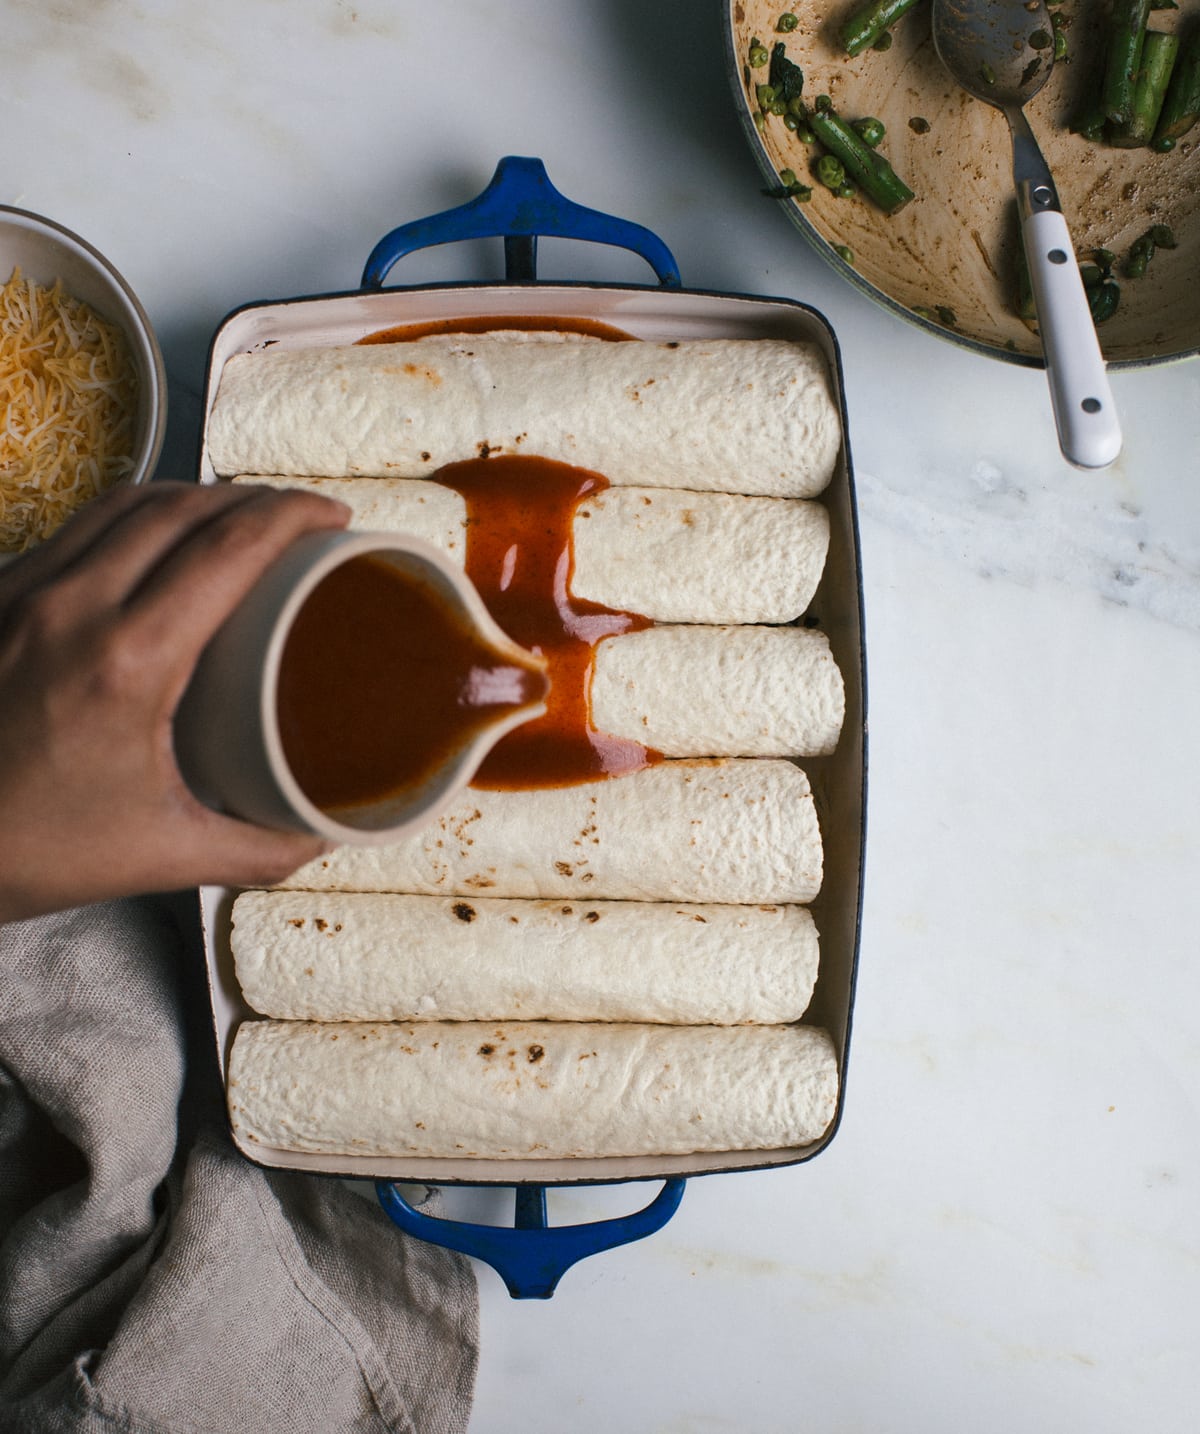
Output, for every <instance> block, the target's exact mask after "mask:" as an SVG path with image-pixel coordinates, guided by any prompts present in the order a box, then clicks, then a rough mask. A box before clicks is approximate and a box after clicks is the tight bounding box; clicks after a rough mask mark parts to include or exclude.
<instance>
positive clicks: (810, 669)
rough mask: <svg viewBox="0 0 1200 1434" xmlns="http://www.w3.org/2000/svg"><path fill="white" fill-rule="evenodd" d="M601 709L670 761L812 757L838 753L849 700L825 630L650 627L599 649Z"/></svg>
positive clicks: (595, 711)
mask: <svg viewBox="0 0 1200 1434" xmlns="http://www.w3.org/2000/svg"><path fill="white" fill-rule="evenodd" d="M591 711H592V721H593V723H594V724H595V726H596V728H597V729H598V730H599V731H601V732H610V733H612V734H613V736H616V737H630V738H633V739H634V740H635V741H638V742H641V743H643V745H645V746H647V747H652V748H653V749H654V750H655V751H657V752H661V753H662V754H663V755H664V756H665V757H786V756H797V757H812V756H821V755H825V754H828V753H830V752H832V751H833V750H834V748H835V747H836V746H837V741H838V735H839V733H840V732H841V730H842V719H843V717H844V716H845V711H846V694H845V689H844V686H843V683H842V675H841V673H840V672H839V671H838V667H837V664H836V663H835V662H834V660H833V655H832V653H831V652H830V648H829V639H828V638H827V637H826V636H825V634H824V633H823V632H818V631H816V630H809V629H805V628H798V627H679V626H672V627H650V628H646V629H645V630H644V631H642V632H631V633H624V634H622V635H621V636H619V637H610V638H607V639H606V640H605V641H604V642H602V643H601V644H600V646H599V647H598V648H597V650H596V659H595V671H594V674H593V677H592V689H591Z"/></svg>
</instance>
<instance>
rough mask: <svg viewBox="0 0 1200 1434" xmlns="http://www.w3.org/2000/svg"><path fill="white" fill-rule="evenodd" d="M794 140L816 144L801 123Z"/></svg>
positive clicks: (809, 129)
mask: <svg viewBox="0 0 1200 1434" xmlns="http://www.w3.org/2000/svg"><path fill="white" fill-rule="evenodd" d="M796 138H797V139H798V140H799V141H800V143H801V144H816V142H817V137H816V135H815V134H813V132H812V129H811V127H810V126H809V125H807V124H803V123H801V125H800V128H799V129H798V130H797V131H796ZM1171 143H1172V144H1174V140H1172V141H1171Z"/></svg>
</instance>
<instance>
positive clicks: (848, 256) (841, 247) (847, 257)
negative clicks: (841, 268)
mask: <svg viewBox="0 0 1200 1434" xmlns="http://www.w3.org/2000/svg"><path fill="white" fill-rule="evenodd" d="M833 252H834V253H835V254H836V255H837V256H838V258H839V259H840V260H841V261H842V263H843V264H850V265H853V264H854V250H853V249H851V248H850V247H849V246H848V245H846V244H835V245H834V246H833Z"/></svg>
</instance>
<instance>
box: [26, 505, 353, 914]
mask: <svg viewBox="0 0 1200 1434" xmlns="http://www.w3.org/2000/svg"><path fill="white" fill-rule="evenodd" d="M348 517H349V511H348V509H346V508H345V507H343V505H342V504H340V503H334V502H331V501H329V500H328V499H325V498H321V497H317V496H315V495H313V494H309V493H299V492H287V491H278V490H272V489H269V488H266V487H260V488H256V487H252V486H244V487H243V486H237V487H234V486H233V485H226V484H219V485H212V486H203V487H202V486H198V485H195V484H188V483H164V482H154V483H150V484H147V485H145V486H142V487H136V488H134V487H124V488H118V489H114V490H112V491H110V492H109V493H107V494H105V495H104V496H103V497H102V498H99V499H96V500H95V501H94V502H92V503H90V504H88V506H87V507H86V508H84V509H83V510H81V512H80V513H79V514H77V515H76V516H75V517H74V518H73V519H72V520H71V521H70V522H69V523H67V524H66V525H65V526H64V527H63V528H62V529H60V530H59V532H58V533H56V534H55V535H54V536H53V537H52V538H50V539H49V540H48V541H47V542H45V543H43V544H42V545H41V546H40V547H38V548H35V549H33V550H31V551H30V552H29V553H27V554H25V555H24V556H22V557H21V558H19V559H17V560H16V561H14V562H12V563H9V564H8V565H7V566H5V567H3V568H0V922H2V921H12V920H17V919H20V918H24V917H28V916H35V915H39V914H42V913H44V912H48V911H54V910H60V909H63V908H66V907H70V906H81V905H84V904H86V903H88V902H92V901H99V900H104V899H108V898H112V897H118V896H129V895H134V894H137V893H145V892H152V891H171V890H178V889H181V888H183V887H187V886H196V885H203V884H207V883H214V884H218V885H229V886H241V885H268V884H270V883H272V882H275V881H279V880H281V879H282V878H283V877H284V876H286V875H287V874H288V873H289V872H290V871H293V870H294V869H295V868H296V867H298V866H300V865H302V864H303V863H304V862H306V861H308V860H310V859H311V858H313V857H314V856H316V855H318V854H319V852H320V851H321V850H322V849H323V845H324V843H323V842H322V840H321V839H320V838H319V837H314V836H308V835H303V834H299V835H298V834H296V833H288V832H277V831H271V830H268V829H266V828H262V827H256V826H252V825H250V824H249V823H246V822H243V821H239V820H237V819H236V818H234V817H230V816H226V815H223V814H220V813H217V812H214V811H211V810H210V809H209V808H208V807H205V806H204V805H203V804H202V803H201V802H199V801H198V800H197V799H196V798H195V797H194V796H193V795H192V794H191V792H190V791H189V790H188V788H187V787H186V785H185V784H184V781H183V778H182V777H181V776H180V773H179V769H178V766H177V765H176V761H175V753H174V746H173V740H172V719H173V716H174V713H175V708H176V706H177V705H178V703H179V699H180V698H181V697H182V695H183V692H184V690H185V689H186V687H187V684H188V681H189V679H190V677H191V674H192V669H193V667H194V666H195V663H196V660H197V659H198V657H199V656H200V653H201V652H202V651H203V649H204V647H205V645H206V644H207V642H208V640H209V638H210V637H212V635H213V634H214V633H215V632H216V630H217V628H218V627H220V625H221V624H222V623H223V622H224V621H225V619H226V618H227V617H228V616H229V615H230V613H232V612H233V610H234V608H236V607H237V605H238V603H239V602H240V601H241V600H242V598H243V597H244V596H245V595H246V593H247V592H248V591H249V590H250V588H251V587H252V586H253V585H254V582H255V581H256V579H257V578H258V576H259V574H260V573H261V572H262V570H263V569H264V568H265V567H267V566H268V565H269V564H270V563H271V562H273V561H274V560H275V558H277V557H278V556H280V554H282V552H283V551H284V550H285V549H286V548H287V547H288V546H289V544H290V543H292V542H293V541H294V540H295V539H296V538H298V537H300V536H301V535H302V534H304V533H307V532H312V531H315V530H318V529H322V528H339V527H344V526H345V525H346V522H347V520H348Z"/></svg>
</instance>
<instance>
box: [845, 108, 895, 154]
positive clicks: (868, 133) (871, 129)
mask: <svg viewBox="0 0 1200 1434" xmlns="http://www.w3.org/2000/svg"><path fill="white" fill-rule="evenodd" d="M852 128H853V129H854V131H855V133H856V134H857V135H858V136H859V138H860V139H861V140H862V142H863V144H869V145H870V146H871V148H872V149H878V148H879V146H880V144H881V143H882V142H883V137H884V135H885V134H886V133H887V131H886V130H885V129H884V127H883V121H882V120H877V119H876V118H875V117H874V116H873V115H867V116H866V117H865V118H863V119H856V120H854V121H853V122H852Z"/></svg>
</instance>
